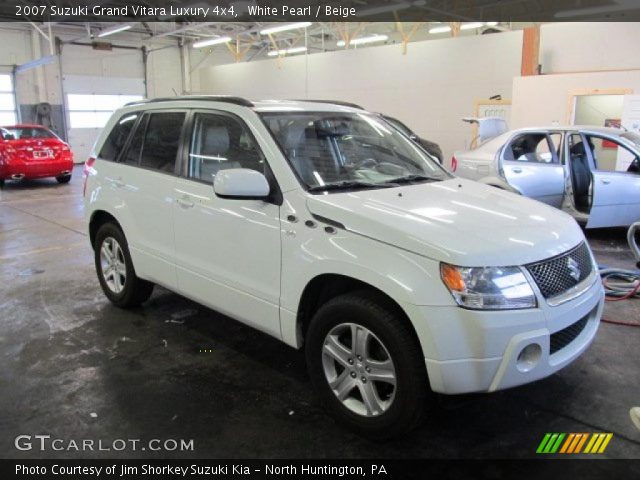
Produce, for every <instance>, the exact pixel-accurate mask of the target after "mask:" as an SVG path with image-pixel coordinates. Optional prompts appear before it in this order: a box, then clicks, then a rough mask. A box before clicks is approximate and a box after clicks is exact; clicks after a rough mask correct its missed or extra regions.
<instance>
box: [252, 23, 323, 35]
mask: <svg viewBox="0 0 640 480" xmlns="http://www.w3.org/2000/svg"><path fill="white" fill-rule="evenodd" d="M309 26H311V22H297V23H287V24H285V25H278V26H277V27H269V28H265V29H264V30H260V35H269V34H270V33H278V32H286V31H287V30H295V29H296V28H307V27H309Z"/></svg>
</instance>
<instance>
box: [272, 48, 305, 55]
mask: <svg viewBox="0 0 640 480" xmlns="http://www.w3.org/2000/svg"><path fill="white" fill-rule="evenodd" d="M306 51H307V47H293V48H286V49H283V50H271V51H270V52H267V55H268V56H269V57H275V56H277V55H291V54H292V53H302V52H306Z"/></svg>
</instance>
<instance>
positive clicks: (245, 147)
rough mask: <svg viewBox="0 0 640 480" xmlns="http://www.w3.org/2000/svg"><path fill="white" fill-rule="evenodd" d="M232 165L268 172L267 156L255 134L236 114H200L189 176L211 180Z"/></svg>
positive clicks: (195, 127) (195, 123)
mask: <svg viewBox="0 0 640 480" xmlns="http://www.w3.org/2000/svg"><path fill="white" fill-rule="evenodd" d="M229 168H250V169H252V170H257V171H258V172H260V173H264V168H265V162H264V157H263V155H262V152H261V151H260V149H259V147H258V146H257V145H256V142H255V140H254V138H253V136H252V135H251V134H250V133H249V130H248V129H247V127H246V126H245V125H244V124H243V123H242V122H241V121H239V120H237V119H235V118H234V117H231V116H228V115H218V114H210V113H198V114H196V116H195V122H194V128H193V135H192V137H191V147H190V150H189V167H188V176H189V177H190V178H196V179H198V180H203V181H206V182H211V181H212V179H213V177H215V175H216V174H217V173H218V172H219V171H220V170H226V169H229Z"/></svg>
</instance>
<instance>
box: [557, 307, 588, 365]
mask: <svg viewBox="0 0 640 480" xmlns="http://www.w3.org/2000/svg"><path fill="white" fill-rule="evenodd" d="M589 315H590V314H588V315H585V316H584V317H582V318H581V319H580V320H578V321H577V322H576V323H574V324H571V325H569V326H568V327H567V328H563V329H562V330H560V331H558V332H556V333H552V334H551V344H550V346H549V352H550V354H551V355H553V354H554V353H556V352H557V351H558V350H561V349H563V348H564V347H566V346H567V345H569V344H570V343H571V342H573V341H574V340H575V338H576V337H577V336H578V335H580V333H581V332H582V330H584V327H586V326H587V322H588V321H589Z"/></svg>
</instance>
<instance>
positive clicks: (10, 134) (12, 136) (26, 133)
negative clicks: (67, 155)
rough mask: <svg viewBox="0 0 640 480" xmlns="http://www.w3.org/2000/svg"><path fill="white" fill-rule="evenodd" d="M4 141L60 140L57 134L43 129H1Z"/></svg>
mask: <svg viewBox="0 0 640 480" xmlns="http://www.w3.org/2000/svg"><path fill="white" fill-rule="evenodd" d="M1 131H2V138H3V140H27V139H29V138H58V137H57V136H56V134H55V133H53V132H52V131H50V130H47V129H46V128H43V127H14V128H11V127H9V128H7V127H4V128H2V129H1Z"/></svg>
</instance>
